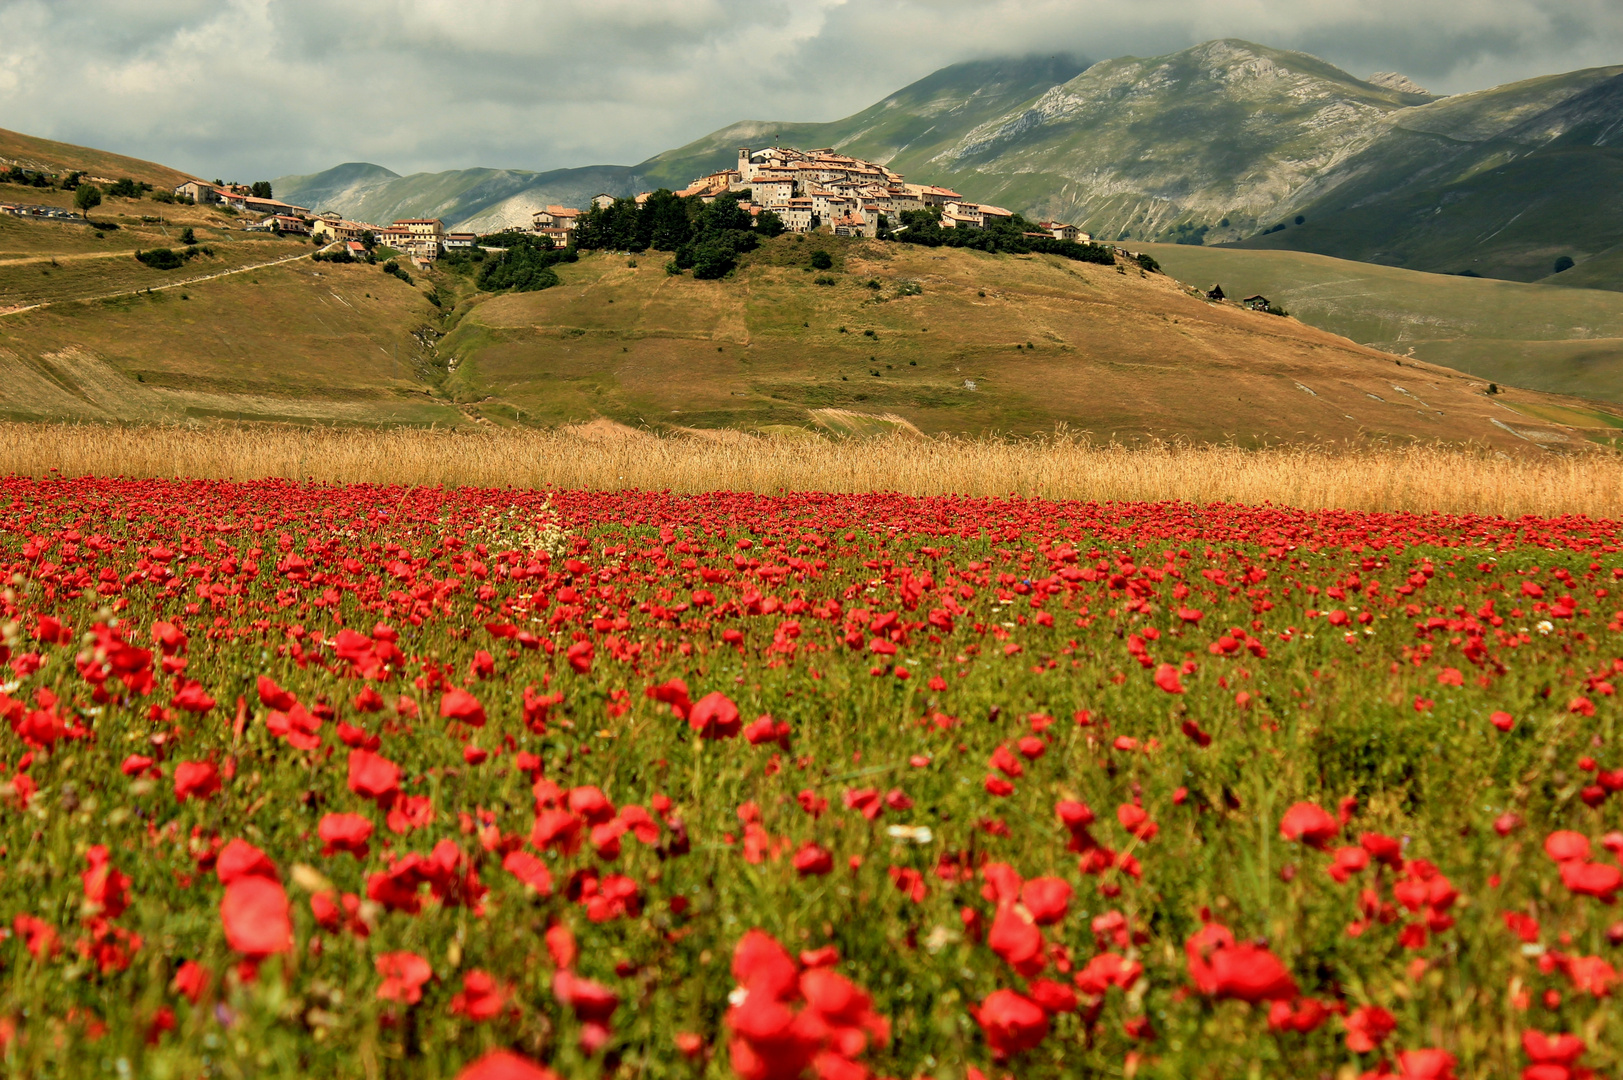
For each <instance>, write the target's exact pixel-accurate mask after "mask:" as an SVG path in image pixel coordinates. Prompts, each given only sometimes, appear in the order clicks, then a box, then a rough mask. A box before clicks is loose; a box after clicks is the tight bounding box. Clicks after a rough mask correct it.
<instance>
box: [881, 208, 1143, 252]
mask: <svg viewBox="0 0 1623 1080" xmlns="http://www.w3.org/2000/svg"><path fill="white" fill-rule="evenodd" d="M901 222H902V225H903V226H905V228H903V229H898V230H897V231H896V232H895V233H893V234H892V238H893V239H896V240H900V241H901V242H902V243H904V244H922V245H923V246H925V247H962V248H974V249H975V250H976V251H987V252H995V253H1003V254H1011V255H1031V254H1034V253H1035V254H1039V255H1058V256H1060V257H1061V258H1066V259H1074V260H1075V261H1077V262H1086V263H1099V264H1100V265H1102V266H1112V265H1114V264H1115V262H1116V249H1115V248H1113V247H1110V246H1108V245H1106V244H1079V243H1077V242H1076V241H1075V240H1055V239H1054V238H1053V237H1049V236H1027V235H1026V233H1028V232H1031V231H1033V230H1034V229H1035V228H1036V226H1035V225H1033V224H1032V223H1031V222H1029V221H1027V220H1026V219H1025V218H1024V217H1022V216H1021V215H1019V214H1015V215H1014V217H1013V218H1012V219H1011V220H1008V221H1003V220H993V221H989V222H988V223H987V225H986V227H985V228H983V229H943V228H942V227H941V211H940V210H939V209H936V208H934V207H931V208H928V209H925V210H904V211H903V212H902V214H901Z"/></svg>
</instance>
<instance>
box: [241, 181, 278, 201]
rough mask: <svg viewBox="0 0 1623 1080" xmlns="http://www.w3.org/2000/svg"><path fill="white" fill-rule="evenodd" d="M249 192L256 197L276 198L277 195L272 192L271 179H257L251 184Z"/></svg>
mask: <svg viewBox="0 0 1623 1080" xmlns="http://www.w3.org/2000/svg"><path fill="white" fill-rule="evenodd" d="M248 194H249V195H252V196H253V197H254V198H256V199H274V198H276V196H275V195H273V194H272V193H271V184H270V181H269V180H255V181H254V182H253V183H252V184H251V185H249V188H248Z"/></svg>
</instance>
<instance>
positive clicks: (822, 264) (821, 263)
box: [811, 250, 834, 270]
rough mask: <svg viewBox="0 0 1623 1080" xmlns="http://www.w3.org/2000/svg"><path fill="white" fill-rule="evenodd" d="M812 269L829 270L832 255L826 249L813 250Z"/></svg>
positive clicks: (832, 261)
mask: <svg viewBox="0 0 1623 1080" xmlns="http://www.w3.org/2000/svg"><path fill="white" fill-rule="evenodd" d="M811 267H812V269H813V270H831V269H833V267H834V257H833V256H832V255H830V254H829V253H828V252H827V251H821V250H820V251H814V252H812V257H811Z"/></svg>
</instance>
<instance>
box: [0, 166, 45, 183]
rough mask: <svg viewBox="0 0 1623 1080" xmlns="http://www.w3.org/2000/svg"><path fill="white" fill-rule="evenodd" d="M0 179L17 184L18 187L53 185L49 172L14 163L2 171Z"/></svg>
mask: <svg viewBox="0 0 1623 1080" xmlns="http://www.w3.org/2000/svg"><path fill="white" fill-rule="evenodd" d="M0 181H4V182H5V183H7V184H16V185H17V186H18V187H36V188H48V187H51V186H52V185H51V177H50V174H49V173H43V172H35V171H33V170H30V169H24V168H23V167H22V166H20V165H13V166H11V167H10V168H9V169H7V170H6V171H5V172H0Z"/></svg>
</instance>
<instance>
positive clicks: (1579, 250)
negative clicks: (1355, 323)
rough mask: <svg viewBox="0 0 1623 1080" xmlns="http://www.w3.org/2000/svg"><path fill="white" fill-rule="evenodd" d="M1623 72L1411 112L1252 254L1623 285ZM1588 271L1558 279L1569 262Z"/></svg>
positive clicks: (1515, 88) (1553, 81) (1487, 93)
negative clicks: (1563, 262)
mask: <svg viewBox="0 0 1623 1080" xmlns="http://www.w3.org/2000/svg"><path fill="white" fill-rule="evenodd" d="M1620 187H1623V67H1614V68H1595V69H1590V70H1587V71H1577V72H1572V73H1570V74H1567V75H1560V76H1553V77H1549V78H1543V79H1534V80H1529V81H1528V82H1524V83H1516V84H1513V85H1511V86H1507V87H1496V88H1494V89H1492V90H1484V91H1480V92H1478V93H1474V94H1464V95H1460V96H1459V97H1455V98H1447V99H1445V100H1443V101H1439V102H1436V103H1435V104H1430V105H1426V106H1423V107H1421V108H1416V109H1411V110H1405V111H1404V112H1402V113H1400V114H1397V115H1395V116H1393V117H1391V118H1390V121H1389V124H1388V130H1387V132H1386V133H1385V135H1384V136H1383V138H1381V139H1380V140H1378V141H1377V142H1375V143H1374V144H1372V145H1370V146H1368V147H1366V148H1364V149H1363V150H1362V151H1360V152H1359V153H1357V154H1355V155H1353V156H1352V157H1351V158H1350V159H1349V160H1348V161H1347V162H1346V163H1345V164H1344V166H1343V167H1342V168H1340V169H1339V170H1337V171H1335V172H1333V173H1331V174H1329V175H1326V176H1325V177H1323V178H1321V180H1320V181H1319V182H1318V184H1316V185H1315V186H1314V188H1312V189H1309V190H1307V191H1305V192H1304V193H1303V194H1302V195H1301V196H1299V197H1298V198H1297V200H1296V202H1295V205H1294V206H1292V207H1291V209H1293V210H1296V211H1297V212H1299V213H1301V214H1302V215H1303V216H1304V217H1305V218H1306V224H1304V225H1302V226H1293V227H1289V228H1287V229H1285V230H1283V231H1281V232H1275V233H1267V234H1264V235H1260V236H1254V237H1251V238H1248V239H1247V240H1245V241H1243V242H1242V245H1241V246H1245V247H1259V248H1281V247H1283V248H1291V249H1294V250H1299V251H1312V252H1318V253H1320V254H1326V255H1334V256H1337V257H1340V258H1345V259H1357V260H1360V261H1365V262H1375V263H1382V264H1385V265H1390V266H1403V267H1407V268H1409V269H1414V270H1428V271H1433V272H1440V273H1471V274H1476V275H1479V276H1482V277H1496V278H1509V279H1512V280H1518V281H1538V280H1544V281H1548V282H1550V283H1551V284H1559V285H1571V286H1585V285H1587V286H1591V287H1596V286H1598V287H1602V288H1611V289H1618V288H1623V272H1620V268H1619V265H1618V264H1619V261H1620V260H1623V204H1620V202H1619V200H1618V199H1617V198H1616V195H1615V193H1616V192H1617V191H1618V190H1619V188H1620ZM1563 257H1564V258H1566V259H1568V260H1571V263H1568V265H1572V264H1574V263H1575V264H1576V269H1575V270H1572V271H1567V272H1565V273H1558V272H1557V271H1556V269H1555V264H1556V262H1557V260H1559V259H1562V258H1563Z"/></svg>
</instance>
